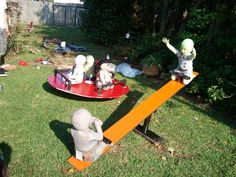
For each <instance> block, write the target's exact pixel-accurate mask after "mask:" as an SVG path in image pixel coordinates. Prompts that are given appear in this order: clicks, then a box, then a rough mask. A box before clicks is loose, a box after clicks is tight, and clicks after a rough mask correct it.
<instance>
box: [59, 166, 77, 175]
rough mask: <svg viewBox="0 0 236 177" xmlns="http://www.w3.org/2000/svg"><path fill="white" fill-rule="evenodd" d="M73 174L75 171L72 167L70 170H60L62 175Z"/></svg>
mask: <svg viewBox="0 0 236 177" xmlns="http://www.w3.org/2000/svg"><path fill="white" fill-rule="evenodd" d="M74 172H75V169H74V168H73V167H72V168H69V169H66V168H63V169H62V173H63V174H64V175H65V174H67V173H74Z"/></svg>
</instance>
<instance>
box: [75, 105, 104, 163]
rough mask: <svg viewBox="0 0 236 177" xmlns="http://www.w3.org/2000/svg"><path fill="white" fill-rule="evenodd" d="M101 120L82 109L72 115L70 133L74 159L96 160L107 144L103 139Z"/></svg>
mask: <svg viewBox="0 0 236 177" xmlns="http://www.w3.org/2000/svg"><path fill="white" fill-rule="evenodd" d="M102 124H103V123H102V121H101V120H99V119H98V118H95V117H93V116H92V115H91V113H90V112H89V111H88V110H86V109H84V108H81V109H78V110H77V111H75V112H74V114H73V116H72V125H73V128H72V129H71V135H72V137H73V139H74V144H75V152H76V155H75V157H76V159H79V160H81V161H86V162H93V161H95V160H97V159H98V158H99V157H100V155H101V154H102V153H103V151H104V149H105V148H106V147H107V146H108V144H106V143H105V142H104V141H103V131H102Z"/></svg>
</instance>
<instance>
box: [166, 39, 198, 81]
mask: <svg viewBox="0 0 236 177" xmlns="http://www.w3.org/2000/svg"><path fill="white" fill-rule="evenodd" d="M162 42H164V43H165V44H166V46H167V47H168V48H169V49H170V51H172V52H173V53H174V54H175V55H177V57H178V59H179V64H178V67H177V68H176V69H175V70H174V71H172V72H171V73H172V74H171V79H172V80H175V79H176V78H177V76H178V75H179V76H181V77H183V84H185V85H187V84H189V83H190V82H191V81H192V79H193V60H194V59H195V58H196V50H195V48H194V43H193V41H192V40H191V39H184V40H183V41H182V43H181V46H180V51H179V50H177V49H175V48H174V47H173V46H172V45H171V44H170V43H169V39H167V38H163V39H162Z"/></svg>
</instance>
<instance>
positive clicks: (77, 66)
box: [67, 55, 86, 84]
mask: <svg viewBox="0 0 236 177" xmlns="http://www.w3.org/2000/svg"><path fill="white" fill-rule="evenodd" d="M85 62H86V57H85V56H83V55H78V56H77V57H76V58H75V59H74V66H73V68H72V70H70V71H69V73H68V74H67V76H68V78H69V80H70V81H71V83H72V84H80V83H82V82H83V77H84V64H85Z"/></svg>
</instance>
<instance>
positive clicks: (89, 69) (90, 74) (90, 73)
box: [84, 55, 95, 80]
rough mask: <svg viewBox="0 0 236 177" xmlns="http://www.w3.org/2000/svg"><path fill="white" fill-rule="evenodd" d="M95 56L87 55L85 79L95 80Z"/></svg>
mask: <svg viewBox="0 0 236 177" xmlns="http://www.w3.org/2000/svg"><path fill="white" fill-rule="evenodd" d="M94 61H95V60H94V57H93V56H92V55H87V56H86V63H85V65H84V77H85V79H89V80H95V71H94Z"/></svg>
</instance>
